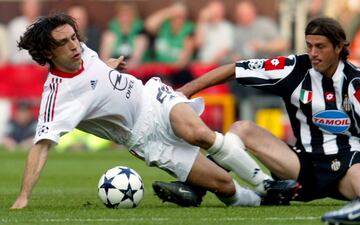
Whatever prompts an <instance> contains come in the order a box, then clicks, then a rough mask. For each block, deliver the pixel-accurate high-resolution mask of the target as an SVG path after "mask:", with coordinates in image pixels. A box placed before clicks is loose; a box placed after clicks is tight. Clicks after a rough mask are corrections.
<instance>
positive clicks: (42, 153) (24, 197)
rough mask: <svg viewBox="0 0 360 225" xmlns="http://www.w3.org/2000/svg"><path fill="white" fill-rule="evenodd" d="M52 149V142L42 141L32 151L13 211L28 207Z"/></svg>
mask: <svg viewBox="0 0 360 225" xmlns="http://www.w3.org/2000/svg"><path fill="white" fill-rule="evenodd" d="M50 147H51V141H50V140H41V141H39V142H38V143H36V144H35V145H33V147H32V148H31V149H30V151H29V154H28V157H27V160H26V165H25V171H24V175H23V181H22V185H21V191H20V194H19V196H18V197H17V199H16V201H15V202H14V204H13V205H12V207H11V208H12V209H21V208H25V207H26V206H27V204H28V200H29V197H30V194H31V191H32V189H33V187H34V186H35V184H36V182H37V181H38V180H39V177H40V174H41V171H42V170H43V168H44V166H45V163H46V161H47V158H48V153H49V150H50Z"/></svg>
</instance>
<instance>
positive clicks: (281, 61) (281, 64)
mask: <svg viewBox="0 0 360 225" xmlns="http://www.w3.org/2000/svg"><path fill="white" fill-rule="evenodd" d="M285 61H286V58H285V57H282V56H281V57H277V58H272V59H268V60H266V61H265V63H264V68H265V71H268V70H282V69H284V68H285Z"/></svg>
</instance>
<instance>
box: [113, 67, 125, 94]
mask: <svg viewBox="0 0 360 225" xmlns="http://www.w3.org/2000/svg"><path fill="white" fill-rule="evenodd" d="M109 80H110V82H111V85H112V86H113V88H114V90H118V91H123V90H125V89H126V87H127V85H128V80H127V77H125V76H123V75H121V74H120V72H119V71H116V70H111V71H110V72H109Z"/></svg>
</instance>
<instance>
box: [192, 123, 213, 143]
mask: <svg viewBox="0 0 360 225" xmlns="http://www.w3.org/2000/svg"><path fill="white" fill-rule="evenodd" d="M211 135H214V136H215V133H213V132H212V131H211V130H210V129H209V128H208V127H206V126H198V127H196V128H194V129H193V130H192V131H191V133H190V135H189V140H188V142H190V144H193V145H196V146H200V147H203V146H211V144H212V142H211Z"/></svg>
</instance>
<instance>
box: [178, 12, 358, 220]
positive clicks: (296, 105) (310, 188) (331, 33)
mask: <svg viewBox="0 0 360 225" xmlns="http://www.w3.org/2000/svg"><path fill="white" fill-rule="evenodd" d="M305 41H306V45H307V54H303V55H290V56H287V57H276V58H272V59H250V60H241V61H238V62H236V63H233V64H228V65H224V66H221V67H219V68H217V69H215V70H213V71H210V72H209V73H207V74H205V75H203V76H201V77H200V78H198V79H196V80H193V81H191V82H190V83H188V84H186V85H184V86H183V87H181V88H180V89H178V91H181V92H183V93H184V94H185V96H187V97H190V96H192V95H193V94H195V93H197V92H199V91H201V90H203V89H205V88H207V87H210V86H213V85H216V84H220V83H223V82H226V81H229V80H231V79H236V80H237V81H238V83H240V84H242V85H247V86H252V87H255V88H259V89H261V90H264V91H268V92H270V93H273V94H276V95H278V96H280V97H282V99H283V100H284V102H285V105H286V109H287V111H288V114H289V117H290V121H291V125H292V128H293V131H294V134H295V137H296V139H297V142H296V144H295V146H294V147H289V146H288V145H287V144H286V143H284V142H283V141H281V140H279V139H278V138H276V137H275V136H273V135H272V134H271V133H270V132H268V131H267V130H265V129H263V128H261V127H259V126H257V125H256V124H255V123H253V122H250V121H238V122H236V123H235V124H234V125H233V126H232V128H231V132H232V133H235V134H236V135H237V136H238V137H239V138H240V139H241V141H242V142H243V146H244V147H245V148H246V149H248V150H249V151H250V152H252V153H253V154H254V155H255V156H256V157H257V158H258V159H259V160H260V161H262V162H263V163H264V164H265V165H266V166H267V167H268V168H269V169H270V170H271V172H272V174H273V175H274V176H275V177H278V178H281V179H295V180H297V181H298V182H299V183H300V185H301V186H302V188H301V189H299V191H298V193H297V195H296V197H295V200H299V201H311V200H314V199H319V198H324V197H332V198H336V199H345V200H352V201H351V202H350V203H349V204H348V205H347V206H345V210H344V209H342V210H339V211H335V212H331V213H328V214H325V215H324V216H323V220H325V221H330V222H331V221H335V222H336V221H345V222H348V221H351V222H353V221H360V199H359V196H360V164H359V162H360V153H359V151H360V71H359V69H358V68H356V67H355V66H353V65H352V64H351V63H349V62H348V61H347V57H348V55H349V50H348V46H349V44H348V42H347V40H346V35H345V32H344V30H343V28H342V27H341V26H340V24H339V23H338V22H337V21H336V20H334V19H331V18H317V19H314V20H312V21H310V22H309V24H308V25H307V27H306V30H305ZM213 158H214V160H215V161H216V162H218V163H219V164H220V165H223V166H224V167H226V162H224V160H223V159H222V158H221V156H220V157H216V155H215V157H214V156H213ZM239 160H241V159H239Z"/></svg>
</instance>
